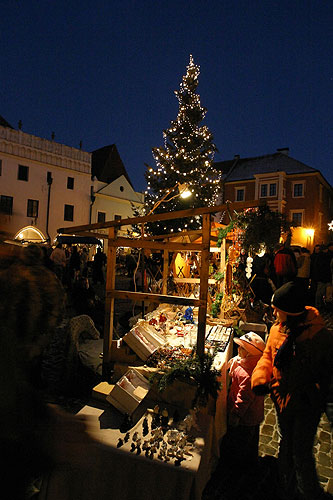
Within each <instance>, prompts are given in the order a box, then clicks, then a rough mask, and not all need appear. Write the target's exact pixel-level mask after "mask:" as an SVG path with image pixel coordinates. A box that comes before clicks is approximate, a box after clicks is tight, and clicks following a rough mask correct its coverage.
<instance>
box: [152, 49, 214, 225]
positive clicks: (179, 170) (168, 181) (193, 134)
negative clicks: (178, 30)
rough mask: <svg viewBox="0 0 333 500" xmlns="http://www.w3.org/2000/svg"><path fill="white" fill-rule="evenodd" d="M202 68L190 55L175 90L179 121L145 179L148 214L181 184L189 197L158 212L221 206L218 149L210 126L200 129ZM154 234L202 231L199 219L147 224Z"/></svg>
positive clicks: (174, 200)
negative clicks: (177, 88) (187, 189)
mask: <svg viewBox="0 0 333 500" xmlns="http://www.w3.org/2000/svg"><path fill="white" fill-rule="evenodd" d="M199 74H200V68H199V66H198V65H196V64H195V63H194V61H193V58H192V56H190V62H189V65H188V66H187V71H186V75H184V76H183V78H182V82H181V83H180V87H179V90H177V91H175V95H176V97H177V99H178V103H179V110H178V115H177V118H176V120H173V121H171V123H170V127H169V128H168V129H166V130H164V131H163V139H164V146H163V147H155V148H153V150H152V152H153V158H154V160H155V163H156V168H155V169H154V168H152V167H150V166H148V165H147V170H146V173H145V178H146V181H147V190H146V191H145V213H146V214H148V213H149V212H151V210H152V209H153V207H154V206H156V205H157V203H158V201H159V200H160V199H161V198H163V195H164V194H165V192H166V191H167V190H171V189H173V188H174V186H176V185H177V184H179V183H180V184H184V183H186V185H187V186H188V188H189V190H190V191H191V193H192V196H191V197H189V198H186V199H184V198H181V197H180V196H178V197H174V198H172V200H166V201H162V202H161V203H158V206H157V208H156V209H155V210H154V213H163V212H174V211H176V210H183V209H187V208H197V207H203V206H212V205H215V204H217V201H218V195H219V183H220V176H221V172H219V171H218V170H216V169H215V168H214V164H213V159H214V154H215V151H216V150H217V148H216V146H215V144H214V142H213V135H212V134H211V132H210V131H209V129H208V127H207V126H205V125H204V126H200V123H201V122H202V120H203V119H204V118H205V115H206V112H207V110H206V108H204V107H203V106H202V105H201V102H200V97H199V95H198V94H197V93H196V90H197V86H198V76H199ZM147 226H148V230H149V232H151V233H152V234H163V233H164V232H167V233H170V232H178V231H182V230H183V229H184V228H187V229H199V228H200V227H201V219H200V218H198V217H195V218H187V219H181V220H171V221H166V222H164V223H163V225H161V224H158V223H150V224H147Z"/></svg>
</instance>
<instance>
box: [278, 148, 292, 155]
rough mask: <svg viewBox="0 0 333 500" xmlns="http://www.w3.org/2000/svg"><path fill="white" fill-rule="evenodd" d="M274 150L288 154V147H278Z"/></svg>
mask: <svg viewBox="0 0 333 500" xmlns="http://www.w3.org/2000/svg"><path fill="white" fill-rule="evenodd" d="M276 151H277V152H278V153H281V154H283V155H286V156H288V155H289V148H278V149H277V150H276Z"/></svg>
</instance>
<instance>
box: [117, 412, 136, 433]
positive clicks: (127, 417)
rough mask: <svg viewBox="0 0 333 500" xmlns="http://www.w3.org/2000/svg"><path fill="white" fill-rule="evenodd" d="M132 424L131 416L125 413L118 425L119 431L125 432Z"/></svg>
mask: <svg viewBox="0 0 333 500" xmlns="http://www.w3.org/2000/svg"><path fill="white" fill-rule="evenodd" d="M132 426H133V421H132V419H131V416H130V415H129V414H128V413H126V414H125V416H124V420H123V421H122V423H121V426H120V432H127V431H128V430H129V429H130V428H131V427H132Z"/></svg>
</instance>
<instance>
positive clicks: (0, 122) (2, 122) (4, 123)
mask: <svg viewBox="0 0 333 500" xmlns="http://www.w3.org/2000/svg"><path fill="white" fill-rule="evenodd" d="M0 125H1V127H8V128H12V129H13V128H14V127H12V126H11V125H10V123H8V122H7V120H5V119H4V117H3V116H1V115H0Z"/></svg>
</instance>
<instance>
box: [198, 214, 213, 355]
mask: <svg viewBox="0 0 333 500" xmlns="http://www.w3.org/2000/svg"><path fill="white" fill-rule="evenodd" d="M210 229H211V215H210V214H204V215H203V216H202V251H201V266H200V302H201V305H200V306H199V314H198V336H197V354H198V356H200V357H203V355H204V352H205V336H206V317H207V294H208V276H209V251H210Z"/></svg>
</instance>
